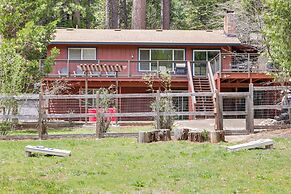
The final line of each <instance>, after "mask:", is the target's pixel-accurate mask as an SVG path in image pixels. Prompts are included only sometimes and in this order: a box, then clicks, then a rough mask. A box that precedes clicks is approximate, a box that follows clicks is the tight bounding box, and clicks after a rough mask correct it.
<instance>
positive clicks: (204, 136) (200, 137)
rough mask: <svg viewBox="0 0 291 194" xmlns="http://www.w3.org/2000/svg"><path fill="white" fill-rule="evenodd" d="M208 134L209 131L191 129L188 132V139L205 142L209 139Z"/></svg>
mask: <svg viewBox="0 0 291 194" xmlns="http://www.w3.org/2000/svg"><path fill="white" fill-rule="evenodd" d="M208 136H209V135H208V132H198V131H190V132H189V133H188V140H189V141H193V142H205V141H208V140H209V138H208Z"/></svg>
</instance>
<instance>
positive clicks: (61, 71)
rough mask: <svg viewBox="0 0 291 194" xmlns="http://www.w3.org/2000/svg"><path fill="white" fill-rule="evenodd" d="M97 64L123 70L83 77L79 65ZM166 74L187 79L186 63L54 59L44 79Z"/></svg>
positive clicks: (91, 73)
mask: <svg viewBox="0 0 291 194" xmlns="http://www.w3.org/2000/svg"><path fill="white" fill-rule="evenodd" d="M43 61H44V60H40V69H41V71H43V70H44V68H43ZM81 64H82V65H84V64H88V65H90V64H98V65H117V64H118V65H122V66H123V67H124V68H123V70H122V71H121V72H89V74H88V75H85V73H84V72H82V71H81V69H80V65H81ZM163 72H167V73H170V74H172V75H173V76H176V77H185V78H186V77H187V62H186V61H169V60H150V61H149V60H139V61H135V60H69V59H56V60H55V61H54V64H53V70H52V72H49V73H46V74H45V77H85V76H89V77H115V76H116V74H117V73H118V77H141V76H143V75H144V74H147V73H152V74H156V75H159V74H160V73H163Z"/></svg>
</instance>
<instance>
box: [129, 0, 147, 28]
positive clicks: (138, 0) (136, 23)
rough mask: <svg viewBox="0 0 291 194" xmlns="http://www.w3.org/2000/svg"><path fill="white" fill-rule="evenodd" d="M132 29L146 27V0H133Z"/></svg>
mask: <svg viewBox="0 0 291 194" xmlns="http://www.w3.org/2000/svg"><path fill="white" fill-rule="evenodd" d="M131 27H132V29H145V28H146V0H133V4H132V26H131Z"/></svg>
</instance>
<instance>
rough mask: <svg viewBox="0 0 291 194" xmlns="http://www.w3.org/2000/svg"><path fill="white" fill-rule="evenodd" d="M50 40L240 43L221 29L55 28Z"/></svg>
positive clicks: (52, 42) (78, 41) (123, 42)
mask: <svg viewBox="0 0 291 194" xmlns="http://www.w3.org/2000/svg"><path fill="white" fill-rule="evenodd" d="M51 44H111V45H123V44H127V45H128V44H132V45H139V44H142V45H146V44H147V45H240V44H241V42H240V41H239V40H238V38H237V37H228V36H226V35H225V34H224V32H223V31H222V30H213V31H205V30H162V31H161V30H111V29H110V30H109V29H107V30H101V29H57V31H56V33H55V37H54V40H53V41H51Z"/></svg>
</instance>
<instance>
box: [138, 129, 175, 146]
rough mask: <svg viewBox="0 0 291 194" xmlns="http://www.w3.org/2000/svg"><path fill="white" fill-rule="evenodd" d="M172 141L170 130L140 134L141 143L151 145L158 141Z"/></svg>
mask: <svg viewBox="0 0 291 194" xmlns="http://www.w3.org/2000/svg"><path fill="white" fill-rule="evenodd" d="M169 140H171V131H170V130H169V129H161V130H153V131H147V132H146V131H140V132H139V133H138V142H139V143H151V142H157V141H169Z"/></svg>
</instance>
